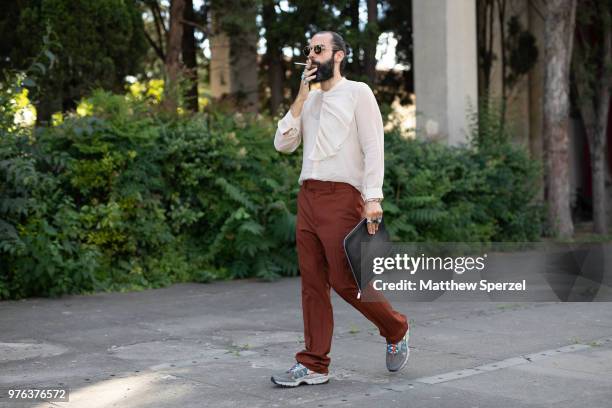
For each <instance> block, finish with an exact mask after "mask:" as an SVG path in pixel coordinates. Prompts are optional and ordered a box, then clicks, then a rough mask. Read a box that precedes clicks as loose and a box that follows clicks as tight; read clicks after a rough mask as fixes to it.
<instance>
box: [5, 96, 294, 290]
mask: <svg viewBox="0 0 612 408" xmlns="http://www.w3.org/2000/svg"><path fill="white" fill-rule="evenodd" d="M88 102H89V103H91V104H92V105H93V107H94V108H93V112H94V115H93V116H87V117H79V116H75V115H67V116H66V117H65V119H64V120H63V121H62V123H61V125H58V126H55V127H39V128H36V129H35V130H34V131H30V130H27V129H22V128H18V129H16V130H15V131H10V130H8V129H3V130H2V132H3V133H2V137H1V138H0V140H1V143H2V144H1V145H0V155H1V159H0V177H1V178H2V184H0V194H1V195H0V196H1V201H0V261H1V263H2V269H1V273H0V295H1V296H2V298H7V297H14V298H18V297H24V296H33V295H43V296H49V295H50V296H53V295H58V294H61V293H71V292H77V291H80V290H82V291H94V290H101V289H108V290H132V289H138V288H145V287H161V286H165V285H168V284H170V283H173V282H182V281H197V282H206V281H210V280H212V279H219V278H242V277H259V278H261V279H275V278H277V277H279V276H282V275H285V276H289V275H295V274H297V266H296V265H297V262H296V253H295V242H294V238H295V235H294V234H295V212H296V209H295V203H294V201H293V199H292V197H293V196H295V194H296V193H297V191H296V189H297V183H296V180H297V177H298V164H299V163H298V160H299V159H298V158H296V157H288V156H283V157H280V158H279V156H278V154H277V152H276V151H275V150H274V149H273V148H271V141H270V134H273V132H274V129H273V128H272V127H271V126H272V125H271V124H270V122H269V121H266V122H264V121H263V120H262V119H261V118H254V117H246V118H239V115H233V116H227V115H221V114H218V113H215V112H213V113H210V114H202V115H197V116H193V117H183V118H178V119H169V120H159V119H157V118H156V117H154V116H153V115H152V114H151V113H150V111H148V110H147V109H146V105H144V102H139V101H128V100H126V99H125V98H124V97H123V96H118V95H112V94H109V93H106V92H103V91H98V92H95V93H94V95H93V96H92V97H91V98H90V99H89V100H88Z"/></svg>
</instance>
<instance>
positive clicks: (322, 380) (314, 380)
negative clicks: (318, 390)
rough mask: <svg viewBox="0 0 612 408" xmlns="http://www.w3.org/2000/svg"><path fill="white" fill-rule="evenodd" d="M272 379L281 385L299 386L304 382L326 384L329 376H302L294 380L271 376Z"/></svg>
mask: <svg viewBox="0 0 612 408" xmlns="http://www.w3.org/2000/svg"><path fill="white" fill-rule="evenodd" d="M270 380H271V381H272V382H273V383H274V384H276V385H280V386H281V387H298V386H300V385H302V384H307V385H318V384H326V383H328V382H329V377H327V376H326V377H317V378H302V379H300V380H298V381H294V382H285V381H277V380H275V379H274V377H270Z"/></svg>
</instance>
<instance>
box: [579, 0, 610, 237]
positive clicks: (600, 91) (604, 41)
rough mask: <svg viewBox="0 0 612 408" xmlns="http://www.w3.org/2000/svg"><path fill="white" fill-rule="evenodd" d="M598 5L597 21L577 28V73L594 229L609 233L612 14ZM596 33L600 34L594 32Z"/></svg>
mask: <svg viewBox="0 0 612 408" xmlns="http://www.w3.org/2000/svg"><path fill="white" fill-rule="evenodd" d="M598 4H599V6H602V7H601V8H600V9H599V10H598V12H599V13H598V14H596V15H597V17H596V18H595V20H593V21H590V22H589V23H588V24H587V25H586V26H580V27H578V29H577V30H576V40H575V41H576V45H575V51H574V56H573V64H574V70H573V72H574V78H575V80H574V83H575V90H576V95H577V100H578V107H579V109H580V116H581V117H582V122H583V124H584V128H585V133H586V136H587V140H588V143H589V153H590V158H591V182H592V186H593V190H592V191H593V200H592V202H593V232H594V233H596V234H607V233H608V226H607V214H606V204H607V197H606V172H607V168H606V157H605V154H606V151H607V146H606V144H607V143H606V142H607V125H608V114H609V110H610V88H611V87H612V80H611V79H610V75H609V74H607V72H608V70H609V69H610V68H609V67H612V27H611V23H610V17H612V13H611V12H610V10H609V9H608V8H607V7H606V2H605V1H602V2H599V3H598ZM583 6H584V7H586V6H588V5H583ZM591 6H592V5H591ZM599 29H601V31H599ZM593 32H597V34H596V35H594V34H593ZM594 44H596V45H594ZM599 46H601V48H600V47H599ZM589 57H590V58H589ZM600 73H603V75H601V74H600Z"/></svg>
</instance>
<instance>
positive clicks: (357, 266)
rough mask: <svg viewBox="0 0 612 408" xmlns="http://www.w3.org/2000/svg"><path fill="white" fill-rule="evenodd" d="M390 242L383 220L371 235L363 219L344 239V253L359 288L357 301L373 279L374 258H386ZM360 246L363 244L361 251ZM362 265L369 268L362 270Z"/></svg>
mask: <svg viewBox="0 0 612 408" xmlns="http://www.w3.org/2000/svg"><path fill="white" fill-rule="evenodd" d="M390 242H391V240H390V238H389V233H388V232H387V229H386V228H385V220H384V218H383V220H382V221H381V223H380V224H379V225H378V230H377V231H376V233H375V234H373V235H371V234H370V233H369V232H368V226H367V224H366V218H364V219H362V220H361V221H359V223H358V224H357V225H355V227H354V228H353V229H352V230H351V232H349V233H348V234H347V235H346V237H344V242H343V246H344V253H345V254H346V258H347V260H348V263H349V265H350V267H351V271H352V272H353V277H354V278H355V282H357V287H358V288H359V293H358V294H357V299H359V298H360V297H361V292H363V291H364V289H365V288H366V287H367V285H368V284H369V283H370V281H371V280H372V279H373V278H374V271H373V270H372V265H373V262H374V258H375V257H378V256H386V254H387V253H388V252H389V251H390V245H389V243H390ZM362 244H364V245H363V250H362ZM362 265H369V267H367V268H365V269H363V270H362Z"/></svg>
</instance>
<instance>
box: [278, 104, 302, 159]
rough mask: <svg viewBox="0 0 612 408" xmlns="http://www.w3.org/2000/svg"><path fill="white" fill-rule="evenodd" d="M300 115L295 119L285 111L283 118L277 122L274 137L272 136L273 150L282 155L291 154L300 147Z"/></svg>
mask: <svg viewBox="0 0 612 408" xmlns="http://www.w3.org/2000/svg"><path fill="white" fill-rule="evenodd" d="M303 112H304V109H303V108H302V113H303ZM302 113H300V116H298V117H297V118H296V117H294V116H293V114H292V113H291V109H289V110H288V111H287V113H286V114H285V116H284V117H283V118H282V119H281V120H279V121H278V128H277V129H276V135H274V148H275V149H276V150H277V151H279V152H282V153H292V152H294V151H295V150H296V149H297V148H298V147H299V145H300V142H301V140H302Z"/></svg>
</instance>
